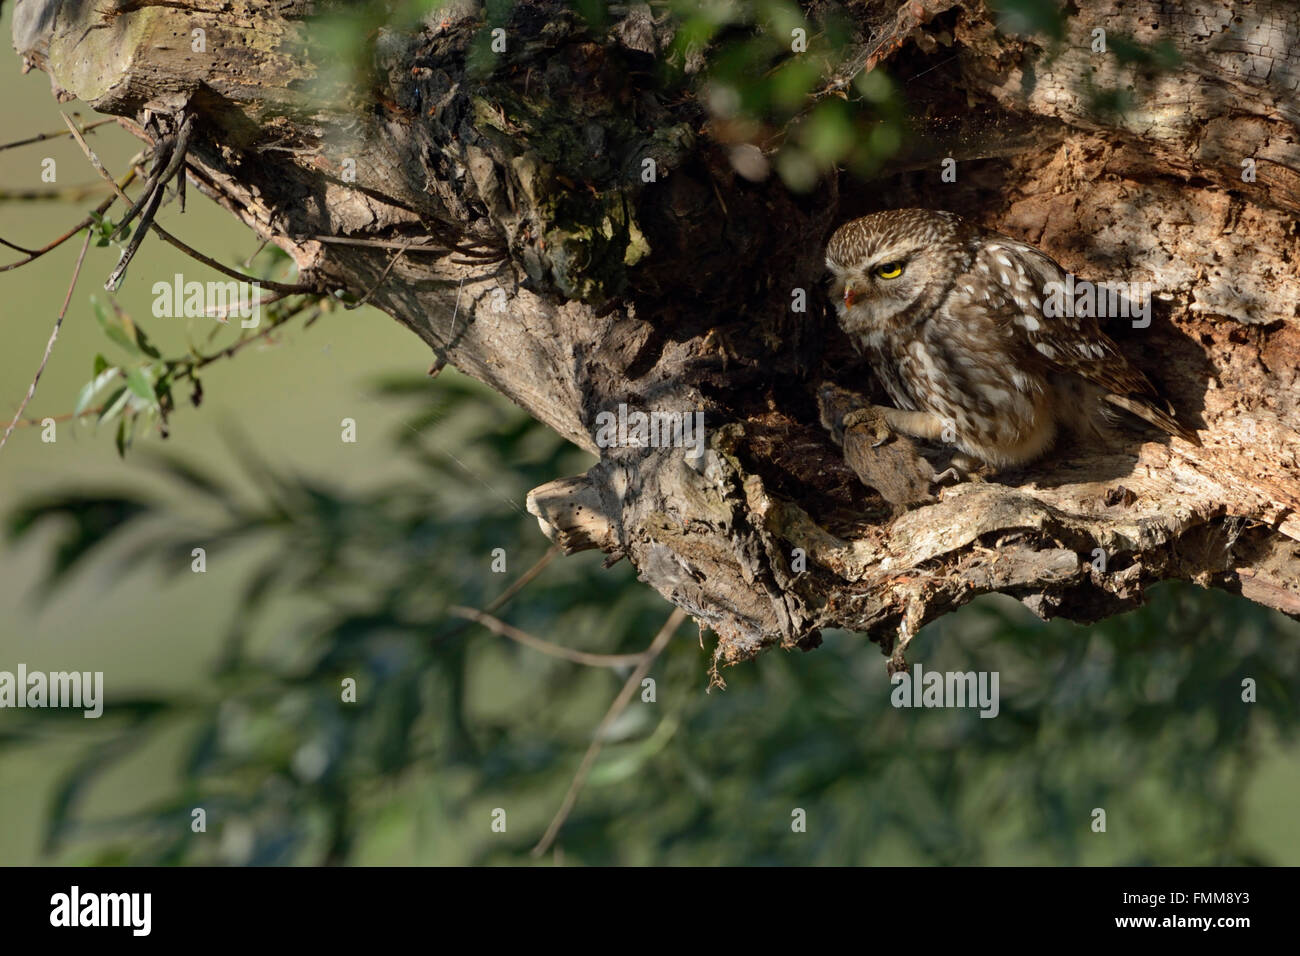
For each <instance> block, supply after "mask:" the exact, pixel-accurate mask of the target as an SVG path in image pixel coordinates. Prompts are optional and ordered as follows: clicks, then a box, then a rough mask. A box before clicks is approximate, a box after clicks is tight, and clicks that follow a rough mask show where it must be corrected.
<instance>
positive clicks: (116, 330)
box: [90, 296, 140, 355]
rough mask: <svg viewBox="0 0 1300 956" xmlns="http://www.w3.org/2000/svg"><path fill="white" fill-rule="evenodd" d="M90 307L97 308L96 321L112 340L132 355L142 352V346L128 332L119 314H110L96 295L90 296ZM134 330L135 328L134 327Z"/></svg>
mask: <svg viewBox="0 0 1300 956" xmlns="http://www.w3.org/2000/svg"><path fill="white" fill-rule="evenodd" d="M90 307H91V308H92V309H94V310H95V321H96V322H98V323H99V327H100V328H101V329H103V331H104V334H105V335H107V336H108V338H109V340H110V341H112V342H114V343H115V344H117V345H120V346H121V347H122V348H124V349H126V350H127V351H128V352H130V353H131V354H132V355H139V354H140V346H139V345H137V344H136V341H135V338H134V337H133V336H131V335H128V334H127V331H126V328H125V327H124V326H123V324H122V320H121V319H120V318H118V317H117V316H110V315H109V314H108V313H107V312H106V311H105V310H104V306H103V305H102V304H101V303H100V301H99V300H98V299H97V298H95V297H94V296H91V297H90ZM132 331H133V332H134V331H135V330H134V329H132Z"/></svg>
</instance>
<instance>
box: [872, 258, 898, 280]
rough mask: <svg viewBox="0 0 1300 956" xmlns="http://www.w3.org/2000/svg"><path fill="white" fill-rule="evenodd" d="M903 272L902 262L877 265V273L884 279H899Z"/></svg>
mask: <svg viewBox="0 0 1300 956" xmlns="http://www.w3.org/2000/svg"><path fill="white" fill-rule="evenodd" d="M902 274H903V264H902V263H901V262H886V263H885V264H884V265H880V266H876V275H878V276H880V278H882V279H897V278H898V277H899V276H901V275H902Z"/></svg>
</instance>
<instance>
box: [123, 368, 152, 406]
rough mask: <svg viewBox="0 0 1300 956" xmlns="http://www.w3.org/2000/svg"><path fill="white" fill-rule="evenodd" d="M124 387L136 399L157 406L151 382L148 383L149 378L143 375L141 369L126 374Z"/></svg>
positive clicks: (143, 372)
mask: <svg viewBox="0 0 1300 956" xmlns="http://www.w3.org/2000/svg"><path fill="white" fill-rule="evenodd" d="M126 387H127V388H129V389H130V390H131V391H132V392H133V393H134V394H135V395H136V397H137V398H143V399H144V400H145V401H146V402H148V403H149V404H150V405H157V404H158V396H157V395H155V394H154V393H153V382H151V381H149V376H148V375H146V374H145V370H144V369H142V368H133V369H131V371H129V372H127V373H126Z"/></svg>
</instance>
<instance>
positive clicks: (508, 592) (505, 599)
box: [440, 545, 560, 641]
mask: <svg viewBox="0 0 1300 956" xmlns="http://www.w3.org/2000/svg"><path fill="white" fill-rule="evenodd" d="M559 556H560V549H559V548H558V547H556V546H555V545H551V546H550V547H549V548H547V549H546V553H545V554H543V555H542V556H541V558H540V559H539V560H538V562H537V563H536V564H534V565H533V566H532V567H531V568H529V569H528V570H527V571H525V572H524V573H523V574H521V575H519V577H518V579H517V580H515V582H514V583H513V584H511V585H510V587H508V588H506V589H505V590H504V591H502V592H501V593H500V594H498V595H497V596H496V597H495V598H493V600H492V602H491V603H490V604H488V605H487V607H485V608H483V613H484V614H495V613H496V612H497V611H499V610H501V608H503V607H505V605H506V604H507V603H509V601H510V600H511V599H512V598H514V596H515V595H516V594H518V593H519V592H520V591H522V590H523V589H524V588H525V587H527V586H528V584H529V582H531V581H532V580H533V578H535V577H537V575H539V574H541V573H542V570H543V569H544V568H545V567H546V566H547V565H548V564H550V563H551V562H552V561H554V560H555V559H556V558H557V557H559ZM472 626H473V622H472V621H468V620H467V621H465V622H463V623H461V624H457V625H456V626H455V627H453V628H451V629H450V630H449V631H446V632H444V633H443V634H442V635H441V638H440V639H441V640H444V641H445V640H448V639H450V638H453V637H455V636H456V635H457V634H460V633H461V632H462V631H467V630H469V628H470V627H472Z"/></svg>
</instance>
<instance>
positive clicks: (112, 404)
mask: <svg viewBox="0 0 1300 956" xmlns="http://www.w3.org/2000/svg"><path fill="white" fill-rule="evenodd" d="M130 398H131V393H130V392H128V391H127V390H126V388H125V386H124V387H122V388H119V389H118V390H117V391H116V392H114V393H113V394H112V395H110V396H109V397H108V399H107V400H106V401H105V402H104V410H103V411H102V412H100V415H99V421H100V422H101V423H102V422H111V421H112V420H113V419H114V418H116V417H117V416H118V415H121V414H122V409H124V408H126V403H127V401H128V400H129V399H130Z"/></svg>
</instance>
